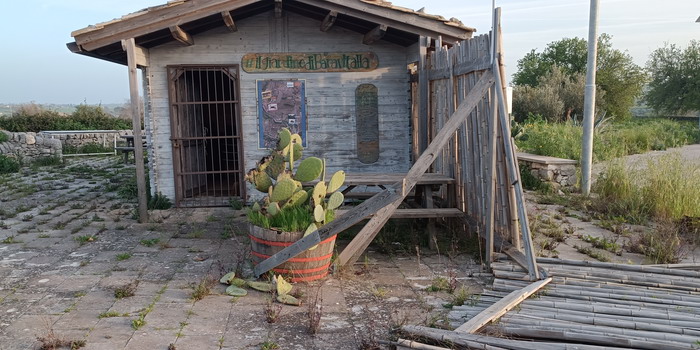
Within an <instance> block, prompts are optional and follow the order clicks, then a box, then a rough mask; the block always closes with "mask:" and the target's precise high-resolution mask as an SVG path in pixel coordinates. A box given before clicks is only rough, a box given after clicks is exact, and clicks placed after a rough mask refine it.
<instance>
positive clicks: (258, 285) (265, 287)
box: [248, 281, 272, 292]
mask: <svg viewBox="0 0 700 350" xmlns="http://www.w3.org/2000/svg"><path fill="white" fill-rule="evenodd" d="M248 287H250V288H253V289H255V290H257V291H261V292H270V291H271V290H272V284H270V283H266V282H255V281H248Z"/></svg>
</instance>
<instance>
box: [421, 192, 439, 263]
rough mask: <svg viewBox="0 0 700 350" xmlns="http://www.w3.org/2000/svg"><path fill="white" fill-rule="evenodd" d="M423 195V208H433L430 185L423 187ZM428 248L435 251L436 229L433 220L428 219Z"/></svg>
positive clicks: (436, 246)
mask: <svg viewBox="0 0 700 350" xmlns="http://www.w3.org/2000/svg"><path fill="white" fill-rule="evenodd" d="M423 195H424V196H425V207H426V208H429V209H432V208H433V188H432V186H431V185H427V186H424V192H423ZM427 229H428V248H430V249H431V250H437V248H438V245H437V229H436V228H435V220H434V219H428V227H427Z"/></svg>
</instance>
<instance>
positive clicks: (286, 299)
mask: <svg viewBox="0 0 700 350" xmlns="http://www.w3.org/2000/svg"><path fill="white" fill-rule="evenodd" d="M277 301H279V302H280V303H282V304H287V305H292V306H300V305H301V301H300V300H299V299H297V298H295V297H293V296H291V295H289V294H283V295H278V296H277Z"/></svg>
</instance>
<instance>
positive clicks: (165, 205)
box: [148, 191, 173, 210]
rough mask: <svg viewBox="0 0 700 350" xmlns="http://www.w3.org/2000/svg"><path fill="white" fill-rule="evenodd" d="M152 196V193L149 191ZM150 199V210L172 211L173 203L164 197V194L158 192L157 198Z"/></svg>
mask: <svg viewBox="0 0 700 350" xmlns="http://www.w3.org/2000/svg"><path fill="white" fill-rule="evenodd" d="M149 194H150V191H149ZM149 197H150V198H149V199H148V209H151V210H152V209H170V208H171V207H172V206H173V203H172V202H171V201H170V198H168V197H166V196H164V195H163V194H162V193H160V192H158V193H156V195H155V196H152V197H151V196H149Z"/></svg>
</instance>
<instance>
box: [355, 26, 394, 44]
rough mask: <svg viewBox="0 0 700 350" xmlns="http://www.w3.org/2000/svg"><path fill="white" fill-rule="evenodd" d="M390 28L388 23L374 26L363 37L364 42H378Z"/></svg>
mask: <svg viewBox="0 0 700 350" xmlns="http://www.w3.org/2000/svg"><path fill="white" fill-rule="evenodd" d="M388 28H389V27H387V25H386V24H380V25H378V26H376V27H374V29H372V30H370V31H369V32H367V34H365V36H364V38H362V43H363V44H365V45H372V44H374V43H376V42H377V41H379V40H381V39H382V38H383V37H384V34H386V30H387V29H388Z"/></svg>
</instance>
